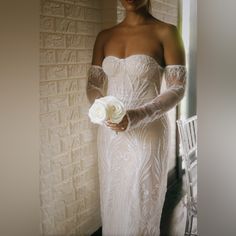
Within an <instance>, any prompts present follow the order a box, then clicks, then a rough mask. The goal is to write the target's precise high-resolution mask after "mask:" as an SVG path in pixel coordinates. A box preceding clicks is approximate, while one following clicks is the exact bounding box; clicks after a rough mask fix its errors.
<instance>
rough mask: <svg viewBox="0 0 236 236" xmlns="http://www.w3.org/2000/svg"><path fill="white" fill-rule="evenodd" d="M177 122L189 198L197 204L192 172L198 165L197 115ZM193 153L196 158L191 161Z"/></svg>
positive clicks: (192, 202)
mask: <svg viewBox="0 0 236 236" xmlns="http://www.w3.org/2000/svg"><path fill="white" fill-rule="evenodd" d="M176 122H177V125H178V131H179V137H180V147H181V150H182V157H183V161H184V164H185V174H186V192H187V198H188V202H189V203H190V204H191V205H192V206H196V199H195V196H194V193H193V185H194V184H195V183H193V175H192V172H193V168H194V167H195V166H197V115H195V116H192V117H190V118H187V119H179V120H177V121H176ZM193 154H195V158H194V160H192V161H191V159H190V156H192V155H193ZM195 210H196V209H195Z"/></svg>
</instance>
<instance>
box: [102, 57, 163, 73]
mask: <svg viewBox="0 0 236 236" xmlns="http://www.w3.org/2000/svg"><path fill="white" fill-rule="evenodd" d="M136 56H144V57H148V58H150V59H151V60H153V61H154V62H155V63H156V65H157V66H159V67H160V68H161V69H162V70H164V67H162V66H161V65H160V64H159V62H157V61H156V59H155V58H154V57H153V56H149V55H147V54H132V55H129V56H127V57H124V58H121V57H117V56H113V55H107V56H105V57H104V59H103V61H102V65H103V62H104V60H105V59H106V58H108V57H113V58H116V59H118V60H127V59H129V58H131V57H136Z"/></svg>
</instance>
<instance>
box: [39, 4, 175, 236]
mask: <svg viewBox="0 0 236 236" xmlns="http://www.w3.org/2000/svg"><path fill="white" fill-rule="evenodd" d="M152 3H153V4H152V6H153V15H155V16H156V17H158V18H160V19H162V20H164V21H168V22H170V23H173V24H176V23H177V0H168V1H167V0H166V1H164V0H163V1H157V0H153V1H152ZM40 5H41V15H40V20H41V24H40V128H41V133H40V134H41V136H40V137H41V142H40V193H41V194H40V199H41V233H42V234H43V235H63V236H64V235H67V234H74V235H90V234H91V233H92V232H94V231H95V230H96V229H97V228H99V227H100V226H101V219H100V205H99V189H98V186H99V185H98V184H99V183H98V172H97V149H96V134H97V133H96V132H97V130H96V126H94V125H93V124H91V123H90V121H89V119H88V117H87V111H88V106H89V103H88V100H87V98H86V90H85V88H86V79H87V78H86V72H87V69H88V66H89V65H90V63H91V56H92V48H93V44H94V41H95V37H96V35H97V33H98V32H99V31H100V30H101V29H102V28H107V27H110V26H111V25H114V24H116V23H118V22H119V21H120V20H121V19H122V17H123V16H124V14H123V11H122V7H121V6H120V5H119V0H118V1H117V0H110V1H109V0H103V1H99V0H41V4H40ZM174 114H175V113H174V111H173V114H172V117H174ZM173 122H174V121H172V125H173V124H174V123H173ZM173 127H174V126H173ZM173 132H174V130H173ZM172 137H173V138H172V139H173V141H175V137H174V136H172ZM173 151H174V143H173V150H172V153H173ZM174 164H175V163H174V162H173V163H172V165H174Z"/></svg>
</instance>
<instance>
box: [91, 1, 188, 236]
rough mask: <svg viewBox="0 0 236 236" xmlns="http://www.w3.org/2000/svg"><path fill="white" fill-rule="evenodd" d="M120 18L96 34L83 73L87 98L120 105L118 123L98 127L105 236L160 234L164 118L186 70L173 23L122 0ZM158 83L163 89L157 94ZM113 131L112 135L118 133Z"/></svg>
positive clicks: (166, 125) (165, 171) (164, 173)
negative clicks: (110, 99)
mask: <svg viewBox="0 0 236 236" xmlns="http://www.w3.org/2000/svg"><path fill="white" fill-rule="evenodd" d="M121 3H122V5H123V6H124V8H125V10H126V17H125V19H124V20H123V21H122V22H121V23H119V24H117V25H115V26H114V27H112V28H109V29H105V30H103V31H101V32H100V33H99V34H98V36H97V38H96V41H95V45H94V49H93V58H92V65H91V66H90V68H89V71H88V83H87V96H88V99H89V101H90V103H91V104H92V103H93V102H94V100H95V98H99V97H102V96H105V87H106V86H105V85H106V84H107V94H106V95H113V96H115V97H117V98H118V99H120V100H121V101H122V102H123V103H124V104H125V108H126V115H125V116H124V118H123V120H122V121H121V122H120V123H119V124H115V123H111V122H109V121H106V123H104V125H101V126H99V127H98V137H97V146H98V167H99V180H100V202H101V217H102V231H103V235H107V236H112V235H116V236H128V235H129V236H131V235H132V236H143V235H146V236H152V235H153V236H154V235H155V236H158V235H159V234H160V229H159V228H160V219H161V213H162V207H163V204H164V199H165V193H166V187H167V174H168V150H169V147H168V145H169V139H170V136H169V133H170V132H169V127H170V126H169V120H168V117H167V114H166V112H167V111H169V110H170V109H171V108H173V107H174V106H175V105H176V104H178V103H179V101H180V100H181V99H182V98H183V96H184V92H185V81H186V67H185V53H184V48H183V43H182V39H181V37H180V35H179V33H178V31H177V28H176V27H175V26H174V25H171V24H167V23H164V22H162V21H160V20H157V19H156V18H154V17H153V16H152V15H151V14H150V13H149V7H150V1H148V0H136V1H135V0H121ZM162 77H164V78H165V80H166V85H167V89H166V91H165V92H163V93H161V94H160V87H161V82H162ZM116 132H117V133H118V135H116Z"/></svg>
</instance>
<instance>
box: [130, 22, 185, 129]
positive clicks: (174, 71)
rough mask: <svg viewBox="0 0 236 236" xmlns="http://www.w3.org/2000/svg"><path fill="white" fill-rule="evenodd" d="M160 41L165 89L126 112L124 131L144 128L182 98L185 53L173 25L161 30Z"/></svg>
mask: <svg viewBox="0 0 236 236" xmlns="http://www.w3.org/2000/svg"><path fill="white" fill-rule="evenodd" d="M161 41H162V45H163V48H164V58H165V63H166V65H167V66H166V67H165V69H164V74H163V76H164V78H165V80H166V87H167V89H166V90H165V91H164V92H163V93H161V94H159V95H157V97H155V98H154V99H153V100H151V101H150V102H148V103H146V104H144V105H142V106H140V107H138V108H134V109H129V110H127V119H128V121H129V122H128V126H127V128H126V129H125V131H129V130H131V129H133V128H136V127H140V126H145V125H146V124H148V123H150V122H152V121H154V120H156V119H158V118H160V117H161V116H162V115H163V114H165V113H166V112H167V111H169V110H170V109H171V108H173V107H174V106H176V105H177V104H178V103H179V102H180V101H181V99H182V98H183V96H184V93H185V84H186V66H185V52H184V47H183V42H182V39H181V37H180V35H179V32H178V30H177V28H176V27H175V26H173V25H168V27H167V28H166V29H165V30H163V32H162V35H161Z"/></svg>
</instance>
